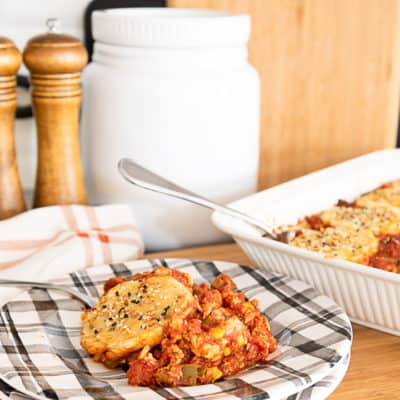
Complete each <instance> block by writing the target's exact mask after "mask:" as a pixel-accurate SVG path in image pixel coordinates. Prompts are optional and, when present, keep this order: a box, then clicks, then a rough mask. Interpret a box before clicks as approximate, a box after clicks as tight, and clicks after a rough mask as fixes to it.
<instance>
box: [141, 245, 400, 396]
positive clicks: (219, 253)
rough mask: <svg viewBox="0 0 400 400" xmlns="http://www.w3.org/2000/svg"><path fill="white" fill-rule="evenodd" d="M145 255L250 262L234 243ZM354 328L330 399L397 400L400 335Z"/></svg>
mask: <svg viewBox="0 0 400 400" xmlns="http://www.w3.org/2000/svg"><path fill="white" fill-rule="evenodd" d="M147 256H149V257H184V258H194V259H210V260H224V261H233V262H238V263H243V264H249V265H251V263H250V261H249V259H248V258H247V257H246V255H245V254H244V253H243V252H242V251H241V249H240V248H239V247H238V246H237V245H236V244H226V245H217V246H207V247H198V248H193V249H185V250H175V251H170V252H163V253H152V254H148V255H147ZM399 307H400V305H399ZM353 329H354V341H353V346H352V355H351V362H350V367H349V370H348V371H347V374H346V376H345V378H344V380H343V382H342V383H341V384H340V386H339V387H338V388H337V389H336V391H335V392H334V393H333V394H332V395H331V396H330V397H329V400H400V338H399V337H397V336H393V335H388V334H385V333H383V332H379V331H376V330H373V329H368V328H365V327H362V326H360V325H357V324H353Z"/></svg>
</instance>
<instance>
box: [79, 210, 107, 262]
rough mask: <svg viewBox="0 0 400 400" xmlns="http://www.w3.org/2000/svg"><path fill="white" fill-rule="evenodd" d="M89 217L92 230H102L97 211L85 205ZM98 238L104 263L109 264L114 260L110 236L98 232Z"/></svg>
mask: <svg viewBox="0 0 400 400" xmlns="http://www.w3.org/2000/svg"><path fill="white" fill-rule="evenodd" d="M85 211H86V215H87V219H88V221H89V227H90V229H92V230H98V231H102V229H101V228H100V226H99V222H98V220H97V215H96V211H95V209H94V208H93V207H85ZM97 239H98V240H99V241H100V245H101V250H102V252H103V261H104V264H109V263H111V262H112V252H111V246H110V239H109V236H108V235H107V234H105V233H100V232H99V233H98V234H97Z"/></svg>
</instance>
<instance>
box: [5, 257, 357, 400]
mask: <svg viewBox="0 0 400 400" xmlns="http://www.w3.org/2000/svg"><path fill="white" fill-rule="evenodd" d="M159 264H162V265H164V266H168V267H171V268H177V269H179V270H181V271H185V272H188V273H190V274H191V275H192V277H193V278H194V280H195V281H196V282H201V281H207V282H210V281H211V280H212V279H213V278H214V277H215V276H216V275H218V274H219V273H226V274H228V275H229V276H231V277H232V279H233V280H234V281H235V283H236V284H237V286H238V289H239V290H241V291H243V292H244V293H245V294H246V296H247V298H249V299H251V298H253V297H255V298H257V299H258V300H259V301H260V308H261V310H262V311H263V312H264V313H265V314H266V315H267V316H268V318H269V320H270V324H271V329H272V332H273V334H274V335H275V336H276V337H277V338H278V341H279V346H278V350H277V351H276V352H274V353H273V354H271V356H270V357H269V359H267V360H266V361H265V363H263V364H260V365H258V366H257V367H256V368H253V369H251V370H249V371H246V372H243V373H241V374H238V375H236V376H234V377H232V378H230V379H226V380H222V381H220V382H216V383H215V384H212V385H202V386H192V387H178V388H154V389H151V388H144V387H141V388H139V387H133V386H129V385H127V382H126V376H125V373H124V372H123V371H122V370H119V369H116V370H109V369H107V368H105V367H104V366H103V365H102V364H99V363H95V362H93V361H92V359H91V358H90V357H88V355H87V354H86V352H85V351H84V350H83V349H82V348H81V347H80V344H79V342H80V327H81V321H80V314H81V305H80V304H79V303H78V302H77V301H76V300H73V299H70V298H69V297H67V296H65V295H64V294H62V293H59V292H55V291H44V290H31V291H29V292H24V293H23V294H21V295H19V296H18V297H17V298H16V299H14V300H13V301H11V302H9V303H7V304H6V305H5V306H4V307H3V308H2V309H1V311H0V327H1V329H0V377H3V378H4V379H5V380H6V381H7V382H9V383H10V384H11V385H12V386H13V387H15V388H18V389H20V390H21V391H24V392H28V393H32V394H34V395H36V396H41V397H45V398H59V399H75V400H76V399H92V398H93V399H94V398H100V397H101V398H113V399H138V398H139V396H140V399H141V400H145V399H193V398H195V399H207V400H208V399H238V398H239V399H266V398H271V399H282V398H287V397H288V396H291V395H294V394H296V393H299V392H301V391H304V390H306V389H307V388H309V387H311V386H312V385H315V384H316V383H317V382H320V381H321V380H322V379H323V378H324V377H327V376H328V375H330V374H332V373H334V371H335V370H336V368H337V367H338V366H339V365H341V364H342V363H343V362H344V360H345V359H346V358H347V357H348V354H349V352H350V346H351V339H352V330H351V324H350V322H349V320H348V318H347V316H346V315H345V314H344V312H343V311H342V310H341V309H340V307H338V306H337V305H336V304H335V303H334V302H333V301H332V300H330V299H329V298H327V297H325V296H323V295H321V294H320V293H319V292H317V291H316V290H314V289H313V288H312V287H310V286H309V285H307V284H305V283H303V282H300V281H296V280H293V279H291V278H288V277H286V276H282V275H276V274H271V273H266V272H260V271H258V270H256V269H254V268H249V267H245V266H241V265H238V264H234V263H227V262H217V261H194V260H184V259H181V260H179V259H178V260H139V261H135V262H131V263H127V264H113V265H110V266H104V267H98V268H92V269H87V270H84V271H81V272H78V273H74V274H71V275H70V276H68V277H67V278H66V279H65V280H64V283H67V284H70V285H71V286H75V287H77V288H78V289H79V290H82V291H85V292H87V293H89V294H92V295H98V294H99V292H100V291H101V289H100V288H101V286H102V284H103V283H104V281H106V280H107V279H108V278H110V277H111V276H115V275H130V274H131V273H136V272H140V271H145V270H150V269H151V268H153V267H154V266H156V265H159Z"/></svg>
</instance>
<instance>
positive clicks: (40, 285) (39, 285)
mask: <svg viewBox="0 0 400 400" xmlns="http://www.w3.org/2000/svg"><path fill="white" fill-rule="evenodd" d="M0 286H11V287H14V288H15V287H29V288H36V289H53V290H59V291H61V292H66V293H68V294H70V295H71V296H73V297H75V298H76V299H78V300H80V301H81V302H82V303H84V304H86V305H87V306H88V307H90V308H92V307H94V306H95V305H96V304H97V301H98V299H97V298H95V297H93V296H89V295H88V294H85V293H82V292H79V291H78V290H75V289H71V288H70V287H68V286H63V285H57V284H54V283H48V282H35V281H20V280H13V279H0Z"/></svg>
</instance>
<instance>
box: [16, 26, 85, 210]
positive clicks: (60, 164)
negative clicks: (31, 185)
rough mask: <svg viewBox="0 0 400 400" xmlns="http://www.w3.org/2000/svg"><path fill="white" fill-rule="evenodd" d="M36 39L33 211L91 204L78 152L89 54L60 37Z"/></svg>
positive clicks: (30, 59) (31, 52)
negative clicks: (83, 79)
mask: <svg viewBox="0 0 400 400" xmlns="http://www.w3.org/2000/svg"><path fill="white" fill-rule="evenodd" d="M56 24H57V20H54V19H51V20H48V21H47V25H48V27H49V32H48V33H46V34H43V35H39V36H35V37H33V38H32V39H31V40H30V41H29V42H28V43H27V45H26V48H25V50H24V62H25V64H26V66H27V67H28V69H29V70H30V73H31V82H32V104H33V109H34V115H35V118H36V126H37V132H38V167H37V175H36V188H35V199H34V207H42V206H48V205H56V204H86V203H87V196H86V189H85V184H84V180H83V172H82V164H81V158H80V148H79V111H80V104H81V85H80V82H81V74H80V73H81V71H82V69H83V67H84V66H85V65H86V64H87V60H88V55H87V51H86V49H85V48H84V47H83V45H82V43H81V42H80V41H79V40H78V39H76V38H74V37H72V36H68V35H64V34H59V33H56V32H55V28H56Z"/></svg>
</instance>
